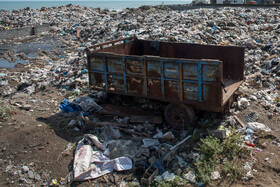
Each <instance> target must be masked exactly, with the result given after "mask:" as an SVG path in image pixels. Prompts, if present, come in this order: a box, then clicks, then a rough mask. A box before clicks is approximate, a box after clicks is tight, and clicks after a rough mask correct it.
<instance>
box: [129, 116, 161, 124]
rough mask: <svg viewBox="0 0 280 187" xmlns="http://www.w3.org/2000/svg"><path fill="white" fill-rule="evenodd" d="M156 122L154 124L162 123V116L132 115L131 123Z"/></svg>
mask: <svg viewBox="0 0 280 187" xmlns="http://www.w3.org/2000/svg"><path fill="white" fill-rule="evenodd" d="M145 122H148V123H154V124H162V117H161V116H140V115H133V116H130V123H145Z"/></svg>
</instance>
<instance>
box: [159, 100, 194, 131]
mask: <svg viewBox="0 0 280 187" xmlns="http://www.w3.org/2000/svg"><path fill="white" fill-rule="evenodd" d="M164 116H165V120H166V121H167V123H168V125H169V126H170V127H172V128H175V129H187V128H188V127H189V126H190V125H191V124H192V123H193V121H194V118H195V113H194V110H193V108H192V107H190V106H186V105H184V104H176V103H170V104H168V105H167V107H166V108H165V111H164Z"/></svg>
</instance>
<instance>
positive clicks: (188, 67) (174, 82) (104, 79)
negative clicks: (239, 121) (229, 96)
mask: <svg viewBox="0 0 280 187" xmlns="http://www.w3.org/2000/svg"><path fill="white" fill-rule="evenodd" d="M89 59H90V63H89V74H90V75H89V77H90V85H92V86H93V89H98V90H103V91H106V92H111V93H118V94H124V95H132V96H139V97H149V98H153V99H159V100H162V101H173V102H184V103H188V104H196V103H199V104H209V105H211V104H212V105H217V104H218V105H220V104H221V97H220V94H219V89H220V86H219V85H220V80H221V72H222V70H221V67H222V62H220V61H212V60H203V61H197V60H186V59H171V58H160V57H153V56H141V57H137V56H121V55H113V54H104V53H92V54H91V55H90V57H89Z"/></svg>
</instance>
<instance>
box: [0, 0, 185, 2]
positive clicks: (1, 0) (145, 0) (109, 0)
mask: <svg viewBox="0 0 280 187" xmlns="http://www.w3.org/2000/svg"><path fill="white" fill-rule="evenodd" d="M0 1H42V0H0ZM45 1H139V0H45ZM142 1H148V0H142ZM152 1H185V2H188V1H189V0H152Z"/></svg>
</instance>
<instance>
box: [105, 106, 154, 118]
mask: <svg viewBox="0 0 280 187" xmlns="http://www.w3.org/2000/svg"><path fill="white" fill-rule="evenodd" d="M101 113H102V114H108V115H116V116H133V115H143V116H151V115H153V113H152V114H151V112H147V111H142V110H137V109H133V108H129V107H124V106H117V105H111V104H108V105H106V106H105V107H103V109H102V110H101Z"/></svg>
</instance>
